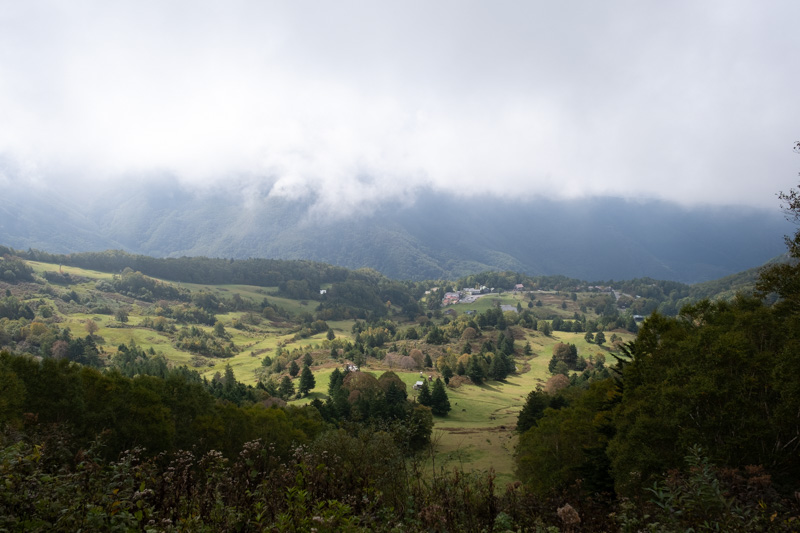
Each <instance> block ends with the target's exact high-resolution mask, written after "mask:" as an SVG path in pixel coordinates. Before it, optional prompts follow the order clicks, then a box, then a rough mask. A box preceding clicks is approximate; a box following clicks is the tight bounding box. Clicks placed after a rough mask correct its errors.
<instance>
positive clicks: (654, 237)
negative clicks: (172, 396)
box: [0, 178, 788, 283]
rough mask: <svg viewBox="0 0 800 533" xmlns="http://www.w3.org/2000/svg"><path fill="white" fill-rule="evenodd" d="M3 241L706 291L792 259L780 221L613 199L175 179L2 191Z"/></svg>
mask: <svg viewBox="0 0 800 533" xmlns="http://www.w3.org/2000/svg"><path fill="white" fill-rule="evenodd" d="M4 193H5V195H4V196H5V198H4V200H3V202H2V205H0V210H2V220H0V242H2V243H3V244H6V245H8V246H11V247H14V248H16V249H26V248H29V247H32V248H37V249H42V250H47V251H52V252H60V253H69V252H73V251H76V250H81V251H87V250H104V249H109V248H114V249H124V250H127V251H129V252H132V253H141V254H147V255H154V256H162V257H164V256H171V257H179V256H182V255H191V256H195V255H203V256H208V257H228V258H248V257H270V258H281V259H310V260H314V261H322V262H328V263H332V264H335V265H340V266H345V267H348V268H361V267H370V268H374V269H376V270H379V271H380V272H382V273H383V274H385V275H387V276H389V277H392V278H395V279H416V280H419V279H443V278H449V279H454V278H457V277H460V276H464V275H468V274H473V273H476V272H481V271H485V270H513V271H517V272H522V273H526V274H531V275H551V274H562V275H566V276H569V277H574V278H580V279H629V278H636V277H651V278H655V279H668V280H674V281H682V282H686V283H695V282H699V281H706V280H710V279H717V278H721V277H723V276H727V275H730V274H733V273H736V272H740V271H742V270H745V269H748V268H752V267H754V266H758V265H760V264H763V263H764V262H765V261H767V260H769V259H770V258H772V257H774V256H776V255H778V254H779V253H781V251H782V247H783V243H782V241H781V238H780V236H781V235H782V234H784V233H787V231H788V226H787V223H786V222H785V221H784V220H783V219H782V217H781V216H780V213H778V212H774V211H769V212H766V211H761V210H755V209H741V208H733V207H730V208H695V209H687V208H683V207H680V206H677V205H674V204H668V203H665V202H657V201H646V202H645V201H643V202H632V201H626V200H622V199H615V198H594V199H583V200H571V201H552V200H545V199H542V198H540V199H536V200H527V201H522V200H520V201H516V200H501V199H497V198H493V197H486V198H475V197H459V198H454V197H449V196H445V195H442V194H437V193H434V192H431V191H422V192H419V193H418V195H417V197H416V198H415V199H414V200H413V201H410V200H409V201H405V202H404V201H401V200H400V199H395V198H386V199H384V200H383V201H382V202H380V203H379V204H376V205H368V206H360V207H355V208H354V207H348V206H343V207H342V208H341V209H338V210H337V209H328V210H320V209H318V208H316V207H314V206H315V205H316V204H314V199H309V200H290V199H286V198H278V197H274V196H271V195H270V194H269V191H259V190H255V189H254V190H246V192H243V190H241V189H239V190H236V188H235V187H232V188H229V189H215V190H205V191H199V190H189V189H186V188H184V187H182V186H181V185H180V184H179V183H178V182H176V181H174V180H171V179H169V178H165V179H162V180H159V181H158V182H138V181H132V182H131V183H129V184H127V185H117V186H115V187H113V188H111V187H109V188H108V189H105V190H103V189H101V188H98V189H97V190H93V191H90V192H85V191H84V192H81V193H80V194H79V195H78V194H77V193H71V192H70V191H52V190H43V189H41V188H36V187H28V186H22V185H19V184H17V185H15V183H14V182H9V183H6V184H4Z"/></svg>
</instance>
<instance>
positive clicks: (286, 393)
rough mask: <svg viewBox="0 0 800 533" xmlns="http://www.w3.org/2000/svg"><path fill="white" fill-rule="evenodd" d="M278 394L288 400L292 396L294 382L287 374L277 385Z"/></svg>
mask: <svg viewBox="0 0 800 533" xmlns="http://www.w3.org/2000/svg"><path fill="white" fill-rule="evenodd" d="M278 396H280V397H281V398H283V399H284V400H288V399H289V398H291V397H292V396H294V383H292V380H291V379H290V378H289V376H283V379H282V380H281V384H280V386H279V387H278Z"/></svg>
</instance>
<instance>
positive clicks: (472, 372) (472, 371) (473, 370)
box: [467, 355, 486, 385]
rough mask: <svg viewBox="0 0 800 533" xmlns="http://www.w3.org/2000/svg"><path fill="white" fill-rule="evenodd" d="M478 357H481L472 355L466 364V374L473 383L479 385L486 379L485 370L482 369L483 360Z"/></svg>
mask: <svg viewBox="0 0 800 533" xmlns="http://www.w3.org/2000/svg"><path fill="white" fill-rule="evenodd" d="M480 359H483V358H482V357H480V356H479V355H473V356H472V357H471V358H470V360H469V365H468V366H467V375H468V376H469V379H471V380H472V382H473V383H474V384H475V385H480V384H481V383H483V380H484V379H486V372H484V370H483V362H482V361H480Z"/></svg>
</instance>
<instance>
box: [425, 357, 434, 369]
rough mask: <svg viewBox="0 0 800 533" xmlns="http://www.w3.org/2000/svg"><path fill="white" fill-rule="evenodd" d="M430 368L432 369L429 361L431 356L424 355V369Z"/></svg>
mask: <svg viewBox="0 0 800 533" xmlns="http://www.w3.org/2000/svg"><path fill="white" fill-rule="evenodd" d="M432 367H433V361H431V356H430V355H428V354H425V368H432Z"/></svg>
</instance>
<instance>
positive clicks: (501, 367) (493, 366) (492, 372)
mask: <svg viewBox="0 0 800 533" xmlns="http://www.w3.org/2000/svg"><path fill="white" fill-rule="evenodd" d="M506 376H508V369H507V368H506V364H505V361H503V356H502V354H499V353H498V354H495V355H494V356H493V357H492V362H491V363H490V364H489V379H493V380H495V381H503V380H504V379H506Z"/></svg>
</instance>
